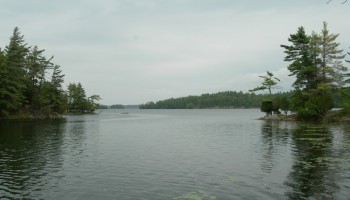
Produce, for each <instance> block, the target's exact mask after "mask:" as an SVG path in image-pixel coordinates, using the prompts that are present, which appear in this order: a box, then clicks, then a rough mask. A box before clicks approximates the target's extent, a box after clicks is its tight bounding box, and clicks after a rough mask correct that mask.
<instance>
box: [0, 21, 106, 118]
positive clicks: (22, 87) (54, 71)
mask: <svg viewBox="0 0 350 200" xmlns="http://www.w3.org/2000/svg"><path fill="white" fill-rule="evenodd" d="M44 52H45V50H40V49H39V48H38V47H37V46H34V47H28V46H27V44H26V43H25V42H24V39H23V35H21V33H20V31H19V29H18V28H15V29H14V31H13V35H12V36H11V38H10V43H9V45H7V46H6V47H5V50H4V51H2V50H1V49H0V118H10V117H11V118H16V116H22V117H34V118H56V117H59V116H60V115H61V114H62V113H64V112H65V111H66V110H67V103H68V102H67V94H66V92H65V91H64V90H63V88H62V84H63V82H64V74H62V71H61V70H60V66H58V65H55V64H54V63H52V59H53V57H50V58H49V59H47V58H46V57H45V56H44ZM80 86H81V85H80ZM84 95H85V94H84ZM99 99H100V97H99V96H98V95H93V96H91V97H89V98H87V100H86V101H85V102H84V103H83V104H84V106H85V107H84V109H87V110H90V111H91V110H94V109H95V108H96V106H97V103H96V102H97V101H98V100H99Z"/></svg>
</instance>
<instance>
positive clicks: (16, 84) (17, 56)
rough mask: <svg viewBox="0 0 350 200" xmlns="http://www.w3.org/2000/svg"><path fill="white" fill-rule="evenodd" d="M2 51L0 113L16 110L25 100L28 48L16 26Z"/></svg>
mask: <svg viewBox="0 0 350 200" xmlns="http://www.w3.org/2000/svg"><path fill="white" fill-rule="evenodd" d="M4 53H5V60H4V61H3V66H2V80H1V82H2V83H1V90H0V99H1V103H0V104H1V110H2V113H10V112H18V111H19V110H20V109H21V106H22V104H23V103H24V102H25V96H24V90H25V88H26V85H25V80H24V74H25V63H26V60H25V59H26V55H27V53H28V48H27V46H26V44H25V43H24V40H23V35H21V33H20V32H19V29H18V28H17V27H16V28H15V29H14V31H13V35H12V37H11V38H10V43H9V45H8V46H6V47H5V51H4Z"/></svg>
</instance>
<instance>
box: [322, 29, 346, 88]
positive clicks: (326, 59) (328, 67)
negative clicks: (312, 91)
mask: <svg viewBox="0 0 350 200" xmlns="http://www.w3.org/2000/svg"><path fill="white" fill-rule="evenodd" d="M338 36H339V34H330V33H329V30H328V27H327V23H326V22H323V29H322V31H321V34H320V36H319V37H320V59H321V65H320V69H319V76H320V78H321V87H323V88H324V87H326V88H327V87H332V88H340V87H342V86H343V85H344V82H343V78H342V73H343V72H344V71H346V70H347V68H346V67H345V66H344V65H343V63H342V60H343V59H344V58H345V54H343V50H342V49H339V43H337V42H336V39H337V37H338Z"/></svg>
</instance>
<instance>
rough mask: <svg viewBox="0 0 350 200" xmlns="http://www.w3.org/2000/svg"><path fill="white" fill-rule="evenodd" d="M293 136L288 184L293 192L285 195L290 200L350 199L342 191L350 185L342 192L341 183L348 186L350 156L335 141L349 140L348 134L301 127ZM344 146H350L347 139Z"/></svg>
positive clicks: (319, 128) (321, 127) (313, 127)
mask: <svg viewBox="0 0 350 200" xmlns="http://www.w3.org/2000/svg"><path fill="white" fill-rule="evenodd" d="M292 133H293V134H292V140H293V142H292V143H293V145H294V148H293V152H292V154H293V156H294V163H293V166H292V170H291V172H290V174H289V176H288V179H287V181H286V182H285V184H286V185H288V186H290V191H288V192H287V193H286V195H287V196H288V197H289V199H306V198H309V197H313V198H315V199H345V198H348V197H349V196H348V195H349V193H347V194H346V192H344V190H343V189H345V188H346V187H347V188H348V187H349V184H348V183H347V184H348V185H347V186H346V185H345V186H344V188H342V183H343V181H346V182H349V177H344V175H345V174H346V173H348V172H349V168H348V166H346V163H348V161H349V154H348V155H346V154H345V153H344V152H346V151H348V150H349V149H344V146H343V147H341V146H337V144H335V143H334V140H335V139H334V137H344V135H347V137H348V136H349V132H345V131H344V130H342V129H341V128H338V129H335V130H333V131H331V129H330V128H328V127H325V126H319V125H318V126H317V125H302V126H299V127H298V128H296V129H295V130H293V132H292ZM345 137H346V136H345ZM338 142H339V141H338ZM343 142H346V143H342V144H341V145H344V144H347V145H346V146H348V144H349V140H348V139H347V140H345V141H343ZM344 150H345V151H344ZM347 192H349V190H348V191H347Z"/></svg>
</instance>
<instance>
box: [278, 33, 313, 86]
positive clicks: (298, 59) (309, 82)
mask: <svg viewBox="0 0 350 200" xmlns="http://www.w3.org/2000/svg"><path fill="white" fill-rule="evenodd" d="M310 40H311V39H310V36H308V35H306V33H305V29H304V27H299V28H298V31H297V33H296V34H291V35H290V37H289V38H288V41H289V42H291V43H292V45H291V46H288V45H281V47H283V48H285V51H284V53H286V54H287V55H286V57H285V58H284V61H287V62H292V63H291V64H290V65H289V66H288V70H289V71H290V72H291V76H296V80H295V82H294V83H293V86H294V87H295V88H296V89H303V88H306V89H315V88H316V85H317V84H316V77H317V67H316V66H315V65H314V63H313V59H312V58H313V55H312V54H311V52H310Z"/></svg>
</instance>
